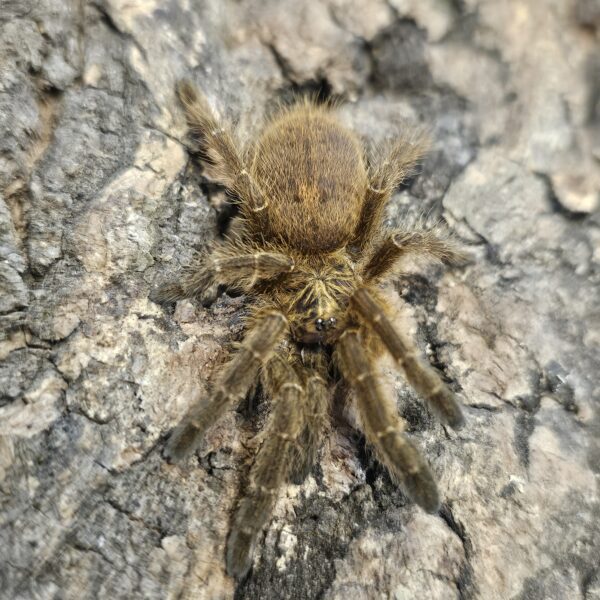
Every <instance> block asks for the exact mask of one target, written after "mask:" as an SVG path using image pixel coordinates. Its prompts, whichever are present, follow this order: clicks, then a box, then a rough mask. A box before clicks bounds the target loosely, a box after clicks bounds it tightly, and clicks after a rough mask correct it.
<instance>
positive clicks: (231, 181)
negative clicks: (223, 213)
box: [177, 80, 267, 212]
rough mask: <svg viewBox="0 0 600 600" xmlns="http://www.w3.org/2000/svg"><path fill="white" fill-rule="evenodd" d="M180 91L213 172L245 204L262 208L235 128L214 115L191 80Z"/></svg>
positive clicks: (263, 204) (256, 209)
mask: <svg viewBox="0 0 600 600" xmlns="http://www.w3.org/2000/svg"><path fill="white" fill-rule="evenodd" d="M177 94H178V96H179V99H180V101H181V103H182V104H183V107H184V109H185V114H186V118H187V122H188V127H189V129H190V132H191V134H192V136H193V138H194V139H195V141H196V142H197V143H198V145H199V146H200V147H201V148H203V150H204V152H205V154H206V157H207V158H208V160H209V161H210V166H209V168H208V171H209V173H210V174H211V176H212V177H213V178H214V179H216V180H217V181H219V182H221V183H222V184H223V185H224V186H226V187H227V188H229V189H230V190H231V191H233V192H235V193H236V194H237V195H238V196H239V197H240V199H241V200H242V204H243V205H244V207H245V208H248V209H249V210H250V212H259V211H261V210H263V209H264V208H266V206H267V201H266V199H265V197H264V195H263V193H262V191H261V190H260V189H259V188H258V186H257V185H256V182H255V181H254V180H253V179H252V177H251V175H250V174H249V172H248V171H247V169H246V167H245V165H244V160H243V158H242V154H241V152H240V151H238V148H237V144H236V142H235V141H234V136H233V133H232V131H231V130H230V129H229V128H228V127H226V126H225V125H224V124H223V123H221V122H219V120H218V119H217V118H216V117H215V115H214V113H213V111H212V110H211V108H210V106H209V104H208V102H207V101H206V98H204V96H203V95H202V94H201V93H200V92H198V90H197V89H196V87H195V86H194V85H193V84H192V83H191V82H189V81H187V80H183V81H180V82H179V84H178V85H177Z"/></svg>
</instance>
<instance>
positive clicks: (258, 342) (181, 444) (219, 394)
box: [165, 311, 288, 462]
mask: <svg viewBox="0 0 600 600" xmlns="http://www.w3.org/2000/svg"><path fill="white" fill-rule="evenodd" d="M287 330H288V321H287V319H286V318H285V316H284V315H283V314H282V313H280V312H276V311H273V312H267V313H266V314H262V315H259V316H258V317H257V318H256V321H255V323H254V326H253V327H252V329H251V330H250V331H249V332H248V333H247V334H246V337H245V338H244V341H243V342H242V344H241V346H240V348H239V350H238V351H237V352H236V353H235V354H234V356H233V358H232V359H231V360H230V361H229V362H228V363H227V364H226V365H225V367H224V368H223V370H222V371H221V375H220V377H219V378H218V379H217V381H216V383H215V385H214V388H213V392H212V394H211V396H210V398H208V399H207V400H206V401H205V402H202V403H200V404H199V405H197V406H195V407H193V408H192V409H191V410H190V411H189V413H188V414H187V415H186V417H185V418H184V419H183V421H182V422H181V424H180V425H179V426H178V427H177V428H176V429H175V431H174V432H173V434H172V435H171V437H170V439H169V441H168V442H167V446H166V448H165V455H166V457H167V458H168V459H170V460H171V461H173V462H178V461H181V460H183V459H185V458H186V457H187V456H189V455H190V454H191V453H192V452H193V451H194V450H195V448H196V447H197V445H198V444H199V443H200V441H201V440H202V436H203V435H204V432H205V431H206V430H207V429H208V428H209V427H211V426H212V425H214V423H216V421H217V420H218V419H219V418H220V417H221V416H222V415H223V414H224V412H225V411H226V410H227V408H229V407H230V406H231V405H232V404H234V403H235V402H238V401H240V400H241V399H242V398H243V397H244V396H245V395H246V394H247V393H248V390H249V389H250V388H251V387H252V385H253V384H254V382H255V381H256V380H257V378H258V373H259V371H260V368H261V366H262V365H263V364H264V363H266V362H267V361H268V360H269V359H270V357H271V356H272V354H273V352H274V351H275V348H276V347H277V344H279V342H280V341H281V340H282V339H283V337H284V336H285V333H286V331H287Z"/></svg>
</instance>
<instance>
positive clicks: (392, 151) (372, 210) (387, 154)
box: [356, 129, 429, 250]
mask: <svg viewBox="0 0 600 600" xmlns="http://www.w3.org/2000/svg"><path fill="white" fill-rule="evenodd" d="M428 147H429V138H428V136H427V134H426V132H425V131H424V130H422V129H415V130H414V131H412V132H410V133H409V134H404V135H403V136H401V137H399V138H398V139H396V140H394V141H393V142H391V143H389V144H387V145H386V146H384V147H382V148H380V149H379V151H378V152H377V154H378V157H376V158H374V159H373V160H372V161H371V162H372V164H371V167H370V170H369V188H368V191H367V195H366V197H365V202H364V204H363V208H362V213H361V218H360V224H359V227H358V230H357V232H356V233H357V235H356V243H357V245H358V247H359V249H361V250H362V249H364V248H365V247H366V246H368V244H369V243H370V241H371V240H372V238H373V235H374V233H375V232H376V231H377V229H378V228H379V227H380V225H381V222H382V220H383V212H384V209H385V205H386V204H387V201H388V200H389V199H390V196H391V195H392V192H393V191H394V189H395V188H396V187H398V186H399V185H400V184H401V183H402V181H403V180H404V179H406V177H407V176H408V175H410V174H411V173H412V171H413V169H414V167H415V165H416V164H417V163H418V162H419V160H420V159H421V157H422V156H423V155H424V154H425V152H426V151H427V149H428Z"/></svg>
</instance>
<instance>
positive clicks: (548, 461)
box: [0, 0, 600, 600]
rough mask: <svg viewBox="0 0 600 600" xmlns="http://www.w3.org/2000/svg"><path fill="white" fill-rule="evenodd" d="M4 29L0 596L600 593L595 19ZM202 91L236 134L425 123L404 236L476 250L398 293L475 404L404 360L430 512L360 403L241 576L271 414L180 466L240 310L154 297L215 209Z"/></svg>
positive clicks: (342, 11) (207, 237) (122, 17)
mask: <svg viewBox="0 0 600 600" xmlns="http://www.w3.org/2000/svg"><path fill="white" fill-rule="evenodd" d="M0 28H1V29H0V259H1V262H0V322H1V323H2V327H1V329H0V331H1V337H0V361H1V362H0V498H1V508H0V597H1V598H3V599H10V600H13V599H14V600H17V599H18V600H29V599H38V598H39V599H47V598H56V599H78V600H79V599H88V598H90V599H91V598H111V599H121V598H148V599H155V598H156V599H163V598H186V599H187V598H190V599H191V598H194V599H203V598H208V599H214V598H233V597H236V598H257V599H258V598H260V599H265V598H299V599H300V598H302V599H305V598H327V599H340V600H341V599H371V598H396V599H412V598H419V599H420V598H427V599H429V598H434V599H438V598H439V599H449V598H483V599H495V598H500V599H515V600H517V599H522V600H525V599H527V600H538V599H539V600H542V599H580V598H581V599H585V600H592V599H594V600H598V599H600V573H599V569H598V564H599V558H598V557H599V556H600V518H599V517H600V511H599V495H598V487H597V484H598V472H599V470H600V466H599V464H600V452H599V450H598V446H597V445H595V443H597V441H598V438H599V436H600V417H599V416H598V408H599V403H600V377H599V373H600V293H599V287H598V284H599V281H600V211H599V204H600V198H599V190H600V50H599V48H600V45H599V38H600V3H599V2H598V1H597V0H578V1H575V0H506V1H504V0H502V1H500V0H495V1H494V0H323V1H318V0H297V1H294V0H285V1H277V0H264V1H260V0H164V1H161V0H136V1H130V0H2V1H1V3H0ZM182 77H189V78H191V79H193V80H194V81H195V82H197V84H198V86H199V87H200V88H201V89H202V90H204V91H205V93H206V94H207V97H208V99H209V101H210V103H211V104H212V105H213V106H214V107H215V109H216V110H217V111H218V112H219V113H220V114H221V115H222V116H224V117H225V118H228V119H231V120H235V121H237V122H238V127H239V129H240V131H242V132H246V133H248V132H251V131H252V130H253V128H254V127H255V126H256V124H257V123H258V121H259V120H260V118H261V115H262V114H263V113H264V112H265V111H268V110H270V107H273V106H274V105H275V104H276V102H277V100H278V99H279V98H281V97H283V98H290V97H291V96H292V95H293V94H295V93H304V92H312V93H316V94H317V95H319V96H320V97H325V96H331V97H333V98H338V97H339V98H343V99H344V101H342V102H341V106H340V109H339V111H340V114H341V115H342V118H343V119H344V120H345V122H347V123H348V124H349V125H351V126H352V127H354V128H355V129H356V130H357V131H358V132H359V133H360V134H361V135H364V136H365V137H368V138H370V139H372V140H374V141H375V142H377V141H378V140H382V139H383V138H385V137H386V136H388V135H389V134H390V133H391V132H393V131H394V130H396V129H398V128H400V129H401V128H402V125H403V123H405V122H406V121H409V122H420V123H425V124H427V125H428V126H429V127H430V129H431V131H432V138H433V140H434V145H433V149H432V151H431V153H430V154H429V155H428V157H427V159H426V160H425V162H424V164H423V166H422V169H421V173H420V174H419V175H418V176H416V177H415V178H413V179H412V180H411V181H409V182H408V183H407V184H406V185H404V186H403V188H402V189H401V190H399V191H398V193H397V194H396V195H395V196H394V198H393V201H392V203H391V206H390V210H389V214H388V219H389V221H390V223H391V224H393V223H394V222H397V221H398V220H399V219H410V218H415V217H417V216H418V215H423V214H425V215H427V216H428V218H429V219H432V220H433V221H435V220H442V221H445V222H447V223H448V225H449V227H450V228H451V229H452V230H453V231H454V232H455V233H456V235H457V236H458V237H459V239H460V240H461V241H462V243H463V244H464V245H465V246H466V247H468V248H469V249H470V251H471V253H472V255H473V260H472V262H471V263H470V264H468V265H467V266H465V267H463V268H459V269H454V270H443V269H440V268H438V267H428V268H425V269H419V268H417V267H418V265H415V266H414V267H411V268H410V269H409V270H408V272H407V273H406V274H404V275H403V276H401V277H400V278H399V279H398V280H397V281H395V282H394V283H393V284H392V285H391V286H389V288H388V292H389V294H390V297H391V298H392V299H393V301H394V302H395V303H396V304H397V305H398V310H399V311H400V312H401V316H400V317H399V319H398V324H399V325H400V326H402V327H403V328H404V329H405V330H406V331H409V332H410V333H411V335H413V336H414V337H415V339H416V340H417V343H418V345H419V347H420V349H421V350H422V352H423V353H424V354H426V355H427V356H428V358H429V360H430V361H431V362H432V363H433V364H434V365H435V366H436V367H437V368H439V369H440V370H441V371H442V372H443V373H444V375H445V377H446V378H447V380H448V381H449V382H450V385H451V386H452V387H453V388H454V389H455V390H456V391H457V392H458V393H459V395H460V397H461V399H462V401H463V403H464V406H465V416H466V419H467V424H466V426H465V427H464V429H462V430H461V431H460V432H458V433H455V432H452V431H450V430H448V429H446V428H444V427H442V426H441V425H440V424H439V423H438V422H437V421H436V420H435V419H434V418H432V417H431V416H430V414H429V412H428V411H427V410H426V409H425V408H424V407H423V405H422V403H421V402H420V400H419V399H418V398H417V397H416V395H415V394H414V392H413V391H411V389H410V388H409V387H408V386H407V384H406V383H405V382H404V380H403V378H402V377H401V376H400V375H399V374H398V373H396V371H394V370H393V369H392V368H391V367H388V366H386V367H385V369H384V372H385V375H386V376H387V378H388V382H389V386H390V389H391V390H393V392H394V393H395V394H396V397H397V400H398V409H399V411H400V412H401V413H402V415H403V416H404V417H405V418H406V419H407V421H408V423H409V425H410V427H409V430H410V435H411V437H412V438H413V439H414V440H415V441H416V443H418V444H419V445H420V447H421V448H422V449H423V452H424V453H425V455H426V457H427V459H428V461H429V462H430V464H431V466H432V468H433V470H434V472H435V474H436V477H437V479H438V481H439V487H440V493H441V496H442V498H443V505H442V509H441V510H440V512H439V514H434V515H427V514H425V513H423V512H422V511H421V510H419V509H418V508H416V507H415V506H414V505H412V504H411V503H409V502H408V501H407V499H406V497H405V496H404V495H403V494H402V492H401V490H399V489H398V487H397V486H396V485H394V483H393V482H392V481H391V480H390V478H389V476H388V475H387V473H386V472H385V470H384V469H383V468H382V467H381V466H380V465H379V464H378V463H377V462H376V461H375V460H374V458H373V456H372V455H371V453H370V452H369V450H368V448H365V442H364V439H363V438H362V437H361V436H360V434H359V433H357V432H356V431H355V429H354V428H353V427H352V426H351V422H352V421H351V415H348V414H346V413H345V412H344V411H343V410H342V411H341V414H340V416H339V418H338V417H336V418H335V419H334V421H335V422H334V426H333V427H332V431H331V433H330V434H329V436H328V438H327V439H326V441H325V442H324V445H323V449H322V452H321V456H320V459H319V464H318V466H317V467H315V469H314V470H313V472H312V474H311V475H310V476H309V477H308V479H307V480H306V481H305V483H304V484H302V485H292V484H290V485H288V486H286V487H285V488H284V489H282V490H281V495H280V498H279V500H278V503H277V505H276V509H275V511H274V515H273V519H272V521H271V523H270V525H269V527H268V529H267V530H266V532H265V534H264V538H263V539H261V541H260V543H259V546H258V548H257V551H256V555H255V562H254V567H253V570H252V572H251V573H250V575H249V577H248V578H247V579H246V580H245V581H244V582H241V583H236V582H235V581H233V580H232V579H230V578H228V577H227V575H226V573H225V570H224V548H225V539H226V535H227V532H228V528H229V522H230V518H231V514H232V510H233V508H234V507H235V502H236V499H237V497H238V495H239V491H238V490H239V488H240V485H243V482H244V478H245V473H246V472H247V469H248V465H249V464H250V463H251V460H252V456H253V455H254V452H255V451H256V448H257V446H258V444H259V443H260V431H261V424H262V423H263V421H264V417H265V415H266V413H267V412H268V405H267V403H266V402H260V398H258V399H257V401H255V402H253V407H251V408H252V410H248V407H245V406H242V407H240V408H239V409H238V410H235V411H231V412H230V413H229V414H228V415H227V416H226V417H225V418H224V419H223V420H222V421H221V422H219V424H218V425H216V426H215V427H214V428H213V429H212V430H211V432H210V433H209V435H208V436H207V437H206V439H205V440H204V442H203V445H202V447H201V449H200V450H199V452H198V453H197V455H196V456H195V457H194V458H193V459H190V460H189V461H188V462H187V463H186V464H185V465H183V466H173V465H170V464H168V463H167V462H166V461H165V460H164V459H163V458H162V449H163V447H164V441H165V438H166V435H167V433H168V432H169V431H170V430H171V429H172V428H173V427H174V426H175V425H176V424H177V422H178V421H179V419H180V418H181V417H182V416H183V415H184V413H185V412H186V410H187V408H188V407H189V406H190V405H192V404H193V403H195V402H197V401H198V400H199V399H201V398H202V397H203V396H204V394H205V393H206V390H207V382H208V381H209V378H210V374H211V372H212V371H213V369H214V367H215V365H218V364H220V363H222V361H223V360H224V358H225V356H226V355H227V353H228V351H229V350H230V348H231V347H232V344H233V343H234V342H235V341H238V340H239V339H240V337H241V335H242V321H241V317H242V316H243V314H244V298H243V297H240V296H238V297H234V296H228V295H222V296H221V297H220V298H219V299H218V300H217V301H216V302H215V303H214V304H213V305H212V306H210V307H203V306H202V305H201V304H200V303H199V302H194V301H181V302H179V303H177V304H176V305H175V306H173V307H163V306H159V305H157V304H155V303H153V302H152V301H151V300H149V298H148V295H149V293H150V291H151V289H152V287H153V286H154V285H155V284H156V282H158V281H161V280H164V279H166V278H168V277H169V276H170V275H171V274H173V273H175V272H176V271H177V270H178V269H180V268H182V267H183V266H185V265H186V264H187V263H189V261H190V260H191V258H192V256H193V254H194V253H195V252H197V251H199V250H201V249H202V248H203V247H205V246H206V244H207V243H208V242H210V241H211V240H212V239H213V238H214V236H215V235H217V232H218V230H219V226H220V223H221V221H222V215H223V203H224V199H225V195H224V192H223V190H222V189H221V188H219V187H218V186H216V185H214V183H212V182H209V181H207V180H206V179H205V178H204V177H203V176H202V170H201V168H200V167H199V166H198V164H197V163H195V162H194V161H192V160H191V159H190V157H189V154H188V151H187V147H186V144H187V142H186V139H187V138H186V135H185V129H186V128H185V122H184V117H183V114H182V111H181V108H180V106H179V104H178V102H177V100H176V97H175V93H174V87H175V82H176V81H177V80H178V79H179V78H182Z"/></svg>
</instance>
